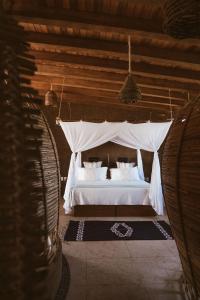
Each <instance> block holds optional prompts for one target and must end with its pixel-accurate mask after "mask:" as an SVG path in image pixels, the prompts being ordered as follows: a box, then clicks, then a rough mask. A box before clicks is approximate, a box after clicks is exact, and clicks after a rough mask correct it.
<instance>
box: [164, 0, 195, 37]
mask: <svg viewBox="0 0 200 300" xmlns="http://www.w3.org/2000/svg"><path fill="white" fill-rule="evenodd" d="M163 10H164V24H163V29H164V31H165V32H166V33H168V34H169V35H171V36H173V37H175V38H199V37H200V1H199V0H165V1H164V5H163Z"/></svg>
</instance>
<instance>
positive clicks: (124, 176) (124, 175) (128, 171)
mask: <svg viewBox="0 0 200 300" xmlns="http://www.w3.org/2000/svg"><path fill="white" fill-rule="evenodd" d="M110 174H111V180H140V177H139V173H138V167H134V168H113V169H110Z"/></svg>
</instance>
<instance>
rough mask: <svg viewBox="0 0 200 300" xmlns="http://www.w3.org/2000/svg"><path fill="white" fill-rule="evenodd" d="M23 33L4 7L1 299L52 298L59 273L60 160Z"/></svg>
mask: <svg viewBox="0 0 200 300" xmlns="http://www.w3.org/2000/svg"><path fill="white" fill-rule="evenodd" d="M24 39H25V37H24V33H23V31H22V30H21V28H20V27H19V26H17V24H16V23H15V22H14V21H12V20H8V18H7V17H5V15H3V14H2V13H1V12H0V195H1V201H0V220H1V222H0V270H1V279H0V282H1V286H2V287H3V288H1V289H0V299H4V300H7V299H9V300H10V299H12V300H13V299H15V300H22V299H27V300H33V299H34V300H36V299H37V300H38V299H40V300H44V299H53V297H54V295H55V293H56V290H57V288H58V283H59V280H60V274H61V264H60V261H61V255H60V254H61V246H60V240H59V238H58V201H59V196H60V178H59V165H58V158H57V152H56V148H55V143H54V140H53V137H52V134H51V132H50V129H49V127H48V124H47V122H46V119H45V118H44V116H43V114H42V113H41V111H40V108H39V104H40V101H39V100H38V99H37V92H36V91H35V90H33V89H32V88H31V87H30V86H29V84H30V81H29V80H28V79H27V78H26V76H27V75H29V76H30V75H33V74H34V71H35V66H34V63H33V61H32V57H30V56H29V55H28V54H27V50H28V45H27V44H26V43H24V42H23V40H24Z"/></svg>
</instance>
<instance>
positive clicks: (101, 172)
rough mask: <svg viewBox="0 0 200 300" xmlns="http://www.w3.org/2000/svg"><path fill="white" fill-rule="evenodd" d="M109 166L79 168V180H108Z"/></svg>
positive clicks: (77, 176)
mask: <svg viewBox="0 0 200 300" xmlns="http://www.w3.org/2000/svg"><path fill="white" fill-rule="evenodd" d="M107 170H108V168H107V167H103V168H78V169H77V175H76V178H77V180H106V178H107V176H106V175H107Z"/></svg>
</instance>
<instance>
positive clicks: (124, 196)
mask: <svg viewBox="0 0 200 300" xmlns="http://www.w3.org/2000/svg"><path fill="white" fill-rule="evenodd" d="M149 186H150V184H149V183H147V182H145V181H142V180H141V181H117V180H116V181H115V180H105V181H79V182H77V184H76V186H75V187H74V188H72V190H71V195H70V201H69V207H68V208H66V207H65V209H67V210H68V209H69V211H70V209H71V208H72V207H73V206H75V205H150V200H149V197H148V195H149Z"/></svg>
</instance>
